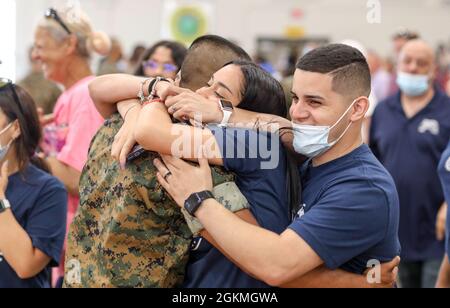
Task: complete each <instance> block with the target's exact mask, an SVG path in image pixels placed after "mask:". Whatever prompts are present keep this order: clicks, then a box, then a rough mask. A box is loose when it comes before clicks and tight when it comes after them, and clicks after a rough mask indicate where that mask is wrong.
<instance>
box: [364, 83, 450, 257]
mask: <svg viewBox="0 0 450 308" xmlns="http://www.w3.org/2000/svg"><path fill="white" fill-rule="evenodd" d="M449 138H450V98H448V97H447V96H446V95H445V94H443V93H442V92H440V91H439V90H436V94H435V95H434V97H433V99H432V100H431V102H430V103H429V104H428V105H427V106H426V107H425V108H424V109H423V110H421V111H420V112H419V113H418V114H416V115H415V116H414V117H412V118H410V119H409V118H407V117H406V115H405V113H404V111H403V107H402V105H401V94H400V92H399V93H397V95H395V96H393V97H390V98H388V99H387V100H386V101H384V102H381V103H380V104H379V105H378V107H377V108H376V109H375V112H374V114H373V117H372V126H371V131H370V146H371V148H372V151H373V152H374V154H375V155H376V156H377V158H378V159H379V160H380V162H381V163H382V164H383V165H384V166H385V167H386V169H387V170H388V171H389V173H390V174H391V175H392V177H393V178H394V181H395V184H396V186H397V190H398V193H399V197H400V213H401V215H400V232H399V236H400V242H401V244H402V260H403V261H410V262H414V261H425V260H432V259H441V258H442V257H443V255H444V243H443V242H439V241H438V240H437V239H436V217H437V214H438V211H439V209H440V207H441V206H442V204H443V203H444V194H443V191H442V186H441V183H440V181H439V176H438V173H437V167H438V163H439V160H440V158H441V156H442V152H443V151H444V149H445V147H446V146H447V143H448V140H449Z"/></svg>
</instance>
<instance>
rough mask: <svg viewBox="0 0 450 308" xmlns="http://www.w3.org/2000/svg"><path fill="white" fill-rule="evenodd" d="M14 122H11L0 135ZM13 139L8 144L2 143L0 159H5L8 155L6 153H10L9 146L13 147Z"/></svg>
mask: <svg viewBox="0 0 450 308" xmlns="http://www.w3.org/2000/svg"><path fill="white" fill-rule="evenodd" d="M11 125H12V123H10V124H9V125H8V126H6V127H5V128H4V129H3V130H2V131H1V132H0V135H3V134H4V133H5V132H6V131H7V130H8V129H9V128H10V127H11ZM12 142H13V140H11V141H10V142H9V143H8V144H7V145H5V146H3V145H1V144H0V161H3V160H4V159H5V157H6V154H8V151H9V148H10V147H11V143H12Z"/></svg>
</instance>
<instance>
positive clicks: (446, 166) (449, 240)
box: [438, 143, 450, 256]
mask: <svg viewBox="0 0 450 308" xmlns="http://www.w3.org/2000/svg"><path fill="white" fill-rule="evenodd" d="M438 171H439V177H440V178H441V182H442V187H443V189H444V195H445V200H446V201H447V204H450V143H449V144H448V145H447V149H446V150H445V151H444V154H442V158H441V162H440V163H439V169H438ZM446 233H447V236H446V241H445V248H446V251H447V255H448V256H450V210H449V211H447V228H446Z"/></svg>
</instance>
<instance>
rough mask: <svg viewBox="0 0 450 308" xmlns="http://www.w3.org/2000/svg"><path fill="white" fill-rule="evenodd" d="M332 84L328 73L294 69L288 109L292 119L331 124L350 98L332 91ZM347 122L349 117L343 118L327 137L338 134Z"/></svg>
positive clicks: (348, 102)
mask: <svg viewBox="0 0 450 308" xmlns="http://www.w3.org/2000/svg"><path fill="white" fill-rule="evenodd" d="M332 87H333V78H332V77H331V76H330V75H326V74H320V73H312V72H306V71H302V70H299V69H297V70H296V72H295V75H294V84H293V89H292V94H293V101H292V106H291V109H290V114H291V118H292V121H293V122H294V123H296V124H303V125H313V126H333V125H334V124H335V123H336V122H337V121H338V120H339V118H340V117H341V116H342V115H343V114H344V113H345V111H346V110H347V109H348V107H349V106H350V103H351V102H350V101H348V99H346V98H345V97H344V96H343V95H341V94H339V93H337V92H335V91H334V90H333V89H332ZM349 114H350V112H349ZM348 117H349V116H347V118H348ZM348 124H349V121H345V120H342V121H341V122H340V123H338V124H337V125H336V127H335V128H334V129H332V131H331V132H330V139H331V140H335V139H336V138H338V137H339V136H340V134H341V133H342V132H343V131H344V130H345V128H346V127H347V126H348Z"/></svg>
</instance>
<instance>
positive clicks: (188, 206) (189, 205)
mask: <svg viewBox="0 0 450 308" xmlns="http://www.w3.org/2000/svg"><path fill="white" fill-rule="evenodd" d="M208 199H214V195H213V193H212V192H211V191H207V190H205V191H202V192H199V193H194V194H192V195H190V197H189V198H187V200H186V201H185V202H184V209H185V210H186V211H187V212H188V213H189V214H190V215H191V216H193V217H195V213H196V212H197V210H198V209H199V208H200V205H202V203H203V202H204V201H206V200H208Z"/></svg>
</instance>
